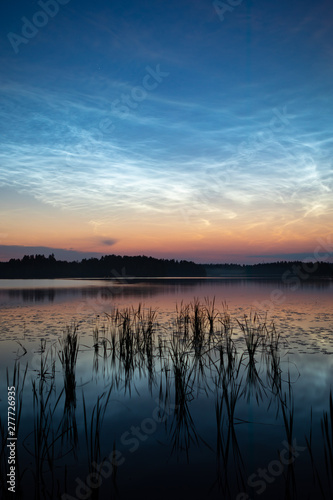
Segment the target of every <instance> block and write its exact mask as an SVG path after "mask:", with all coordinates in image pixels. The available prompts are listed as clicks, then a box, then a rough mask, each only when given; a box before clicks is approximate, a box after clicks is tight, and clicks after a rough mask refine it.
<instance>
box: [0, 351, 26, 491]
mask: <svg viewBox="0 0 333 500" xmlns="http://www.w3.org/2000/svg"><path fill="white" fill-rule="evenodd" d="M27 370H28V364H27V365H26V367H25V370H24V372H23V375H22V376H21V371H20V363H17V360H16V361H15V364H14V369H13V375H12V379H11V380H9V372H8V368H7V370H6V375H7V386H8V388H11V387H15V412H14V414H13V413H9V412H8V416H11V417H12V418H15V423H14V422H13V421H12V420H11V421H10V422H9V420H7V421H6V422H5V423H4V422H3V421H2V419H1V416H0V435H1V448H0V484H1V486H0V487H1V489H2V491H3V494H4V498H7V497H8V498H12V497H13V494H12V493H11V492H9V491H8V489H7V484H6V481H7V480H8V476H7V474H8V459H7V450H8V449H7V444H8V441H7V438H8V437H9V435H10V436H11V437H13V435H11V434H9V433H8V425H9V424H10V425H11V428H15V432H14V437H17V436H18V435H19V429H20V421H21V415H22V408H23V404H22V401H23V390H24V385H25V379H26V375H27ZM5 429H6V430H5ZM11 432H12V431H11ZM10 442H13V441H10ZM16 452H17V456H16V462H15V467H16V478H17V481H16V484H17V488H16V495H17V497H19V496H20V495H21V493H22V492H21V486H20V461H19V454H18V450H16Z"/></svg>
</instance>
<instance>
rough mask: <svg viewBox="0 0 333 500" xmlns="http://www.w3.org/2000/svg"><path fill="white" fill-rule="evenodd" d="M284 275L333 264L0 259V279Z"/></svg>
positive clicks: (321, 272)
mask: <svg viewBox="0 0 333 500" xmlns="http://www.w3.org/2000/svg"><path fill="white" fill-rule="evenodd" d="M158 276H160V277H182V276H184V277H206V276H207V277H218V276H223V277H267V278H268V277H276V278H281V277H284V279H286V280H290V281H291V280H292V279H293V278H294V279H301V280H306V279H308V278H311V277H328V278H332V277H333V264H330V263H327V262H314V263H304V262H301V261H295V262H287V261H281V262H274V263H269V264H205V265H203V264H195V263H194V262H189V261H186V260H180V261H178V260H173V259H172V260H168V259H155V258H154V257H146V256H143V255H142V256H135V257H129V256H123V257H122V256H120V255H105V256H104V257H101V258H100V259H96V258H91V259H83V260H81V261H80V262H78V261H74V262H67V261H63V260H56V259H55V257H54V255H53V254H52V255H49V257H45V256H44V255H25V256H24V257H23V258H22V259H11V260H10V261H9V262H0V278H2V279H5V278H10V279H12V278H118V279H122V278H125V277H158Z"/></svg>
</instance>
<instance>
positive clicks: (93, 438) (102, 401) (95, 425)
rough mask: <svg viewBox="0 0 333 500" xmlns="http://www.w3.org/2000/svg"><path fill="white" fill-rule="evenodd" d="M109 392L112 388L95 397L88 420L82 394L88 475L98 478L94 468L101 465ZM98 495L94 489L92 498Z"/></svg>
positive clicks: (96, 468)
mask: <svg viewBox="0 0 333 500" xmlns="http://www.w3.org/2000/svg"><path fill="white" fill-rule="evenodd" d="M111 392H112V386H111V387H110V389H109V391H108V392H107V393H105V392H103V394H101V396H98V397H97V402H96V404H95V406H94V407H93V409H92V412H91V416H90V418H88V415H87V407H86V402H85V398H84V394H83V393H82V402H83V417H84V431H85V439H86V448H87V457H88V469H89V473H90V474H92V473H95V474H96V475H97V476H98V477H99V476H100V470H99V468H98V467H96V464H99V465H100V466H102V464H103V461H102V460H101V431H102V425H103V420H104V417H105V412H106V409H107V406H108V403H109V400H110V396H111ZM98 495H99V489H98V488H94V489H93V493H92V498H98Z"/></svg>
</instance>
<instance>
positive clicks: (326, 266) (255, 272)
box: [205, 261, 333, 280]
mask: <svg viewBox="0 0 333 500" xmlns="http://www.w3.org/2000/svg"><path fill="white" fill-rule="evenodd" d="M205 269H206V272H207V276H211V277H217V276H224V277H227V276H230V277H237V276H239V277H277V278H281V277H283V276H284V277H285V279H289V280H291V279H292V278H293V277H294V278H299V279H301V280H306V279H308V278H310V277H317V278H318V277H327V278H332V277H333V264H330V263H328V262H301V261H294V262H288V261H280V262H272V263H266V264H208V265H205Z"/></svg>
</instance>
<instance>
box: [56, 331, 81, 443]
mask: <svg viewBox="0 0 333 500" xmlns="http://www.w3.org/2000/svg"><path fill="white" fill-rule="evenodd" d="M60 345H61V351H60V352H59V359H60V362H61V364H62V369H63V377H64V390H65V405H64V419H63V425H62V429H63V433H62V434H63V436H65V435H66V436H67V437H69V439H70V442H71V444H72V446H73V449H74V450H75V449H76V447H77V444H78V430H77V422H76V375H75V369H76V362H77V357H78V352H79V338H78V326H77V324H75V323H74V324H73V325H72V326H71V327H69V326H67V328H66V331H65V332H64V335H63V338H62V339H61V340H60Z"/></svg>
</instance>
